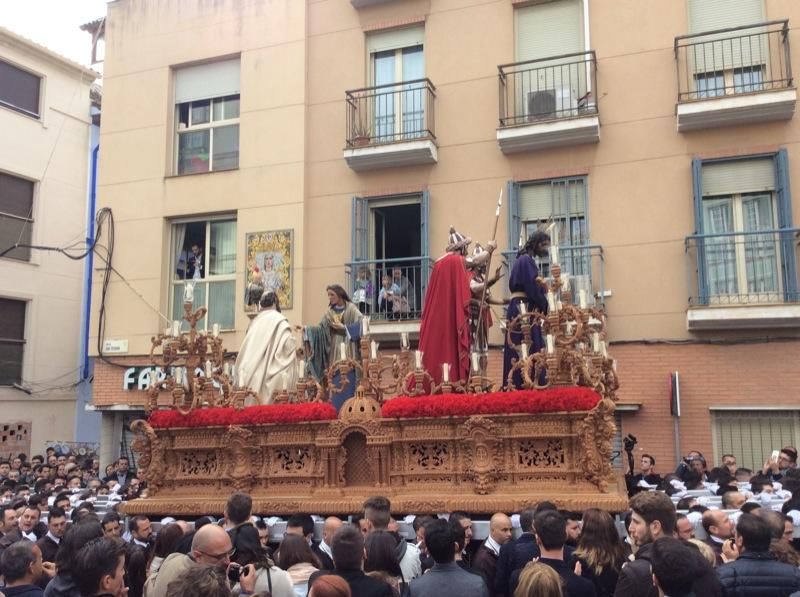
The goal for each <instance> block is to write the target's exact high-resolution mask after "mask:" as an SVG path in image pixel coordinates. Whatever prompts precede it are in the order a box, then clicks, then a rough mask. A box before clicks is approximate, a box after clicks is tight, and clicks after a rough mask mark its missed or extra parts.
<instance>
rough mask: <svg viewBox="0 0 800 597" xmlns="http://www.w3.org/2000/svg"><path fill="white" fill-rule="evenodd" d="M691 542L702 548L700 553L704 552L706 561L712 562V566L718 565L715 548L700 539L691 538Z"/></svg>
mask: <svg viewBox="0 0 800 597" xmlns="http://www.w3.org/2000/svg"><path fill="white" fill-rule="evenodd" d="M689 543H691V544H692V545H694V546H695V547H697V549H699V550H700V553H701V554H703V557H704V558H705V559H706V561H707V562H708V563H709V564H711V567H712V568H715V567H716V566H717V556H716V555H714V550H713V549H711V546H710V545H707V544H706V543H703V542H702V541H700V539H689Z"/></svg>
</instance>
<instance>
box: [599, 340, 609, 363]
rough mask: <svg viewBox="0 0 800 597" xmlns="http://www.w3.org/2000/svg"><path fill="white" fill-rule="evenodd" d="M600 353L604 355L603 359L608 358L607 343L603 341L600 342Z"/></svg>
mask: <svg viewBox="0 0 800 597" xmlns="http://www.w3.org/2000/svg"><path fill="white" fill-rule="evenodd" d="M600 352H601V353H602V354H603V358H606V359H607V358H608V350H607V349H606V341H605V340H602V341H601V342H600Z"/></svg>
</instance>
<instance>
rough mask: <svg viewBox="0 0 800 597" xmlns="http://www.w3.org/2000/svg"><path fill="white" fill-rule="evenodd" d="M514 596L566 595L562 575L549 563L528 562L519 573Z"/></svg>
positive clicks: (550, 596) (542, 596) (555, 596)
mask: <svg viewBox="0 0 800 597" xmlns="http://www.w3.org/2000/svg"><path fill="white" fill-rule="evenodd" d="M514 597H564V591H563V590H562V587H561V577H560V576H559V575H558V572H556V571H555V570H553V569H552V568H551V567H550V566H548V565H547V564H540V563H539V562H528V564H527V565H526V566H525V568H523V569H522V574H520V575H519V584H517V590H516V591H514Z"/></svg>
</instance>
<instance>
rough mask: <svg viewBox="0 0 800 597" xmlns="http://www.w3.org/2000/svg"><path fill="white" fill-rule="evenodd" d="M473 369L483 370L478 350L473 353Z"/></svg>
mask: <svg viewBox="0 0 800 597" xmlns="http://www.w3.org/2000/svg"><path fill="white" fill-rule="evenodd" d="M472 370H473V371H474V372H475V373H478V372H479V371H480V370H481V361H480V356H479V355H478V353H477V352H473V353H472Z"/></svg>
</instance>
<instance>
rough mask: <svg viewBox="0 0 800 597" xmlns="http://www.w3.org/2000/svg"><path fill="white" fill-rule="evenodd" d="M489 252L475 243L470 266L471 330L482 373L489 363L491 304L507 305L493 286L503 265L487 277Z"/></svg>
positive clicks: (484, 372) (500, 276)
mask: <svg viewBox="0 0 800 597" xmlns="http://www.w3.org/2000/svg"><path fill="white" fill-rule="evenodd" d="M487 256H488V253H487V252H486V251H485V250H484V249H483V247H481V245H480V244H476V245H475V249H474V250H473V251H472V260H471V263H468V267H470V268H471V271H472V279H471V280H470V283H469V289H470V292H471V293H472V300H471V301H470V306H469V321H470V330H471V333H472V346H473V350H474V351H475V352H476V353H477V354H478V358H479V367H480V373H481V374H482V375H485V374H486V368H487V366H488V364H489V328H490V327H492V313H491V308H490V307H489V305H505V304H506V303H507V302H508V301H507V300H505V299H495V298H493V297H492V291H491V288H492V286H494V285H495V284H496V283H497V282H498V280H500V278H502V277H503V275H502V274H501V273H500V272H501V270H502V269H503V266H502V265H501V266H498V268H497V269H496V270H495V272H494V276H493V277H492V278H490V279H488V280H487V279H486V265H487V263H486V262H487V259H486V257H487ZM481 318H483V319H481Z"/></svg>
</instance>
